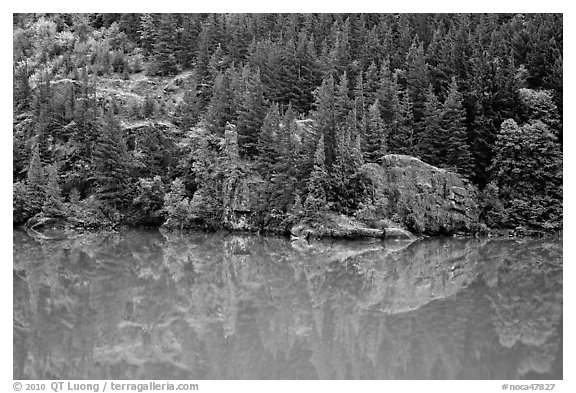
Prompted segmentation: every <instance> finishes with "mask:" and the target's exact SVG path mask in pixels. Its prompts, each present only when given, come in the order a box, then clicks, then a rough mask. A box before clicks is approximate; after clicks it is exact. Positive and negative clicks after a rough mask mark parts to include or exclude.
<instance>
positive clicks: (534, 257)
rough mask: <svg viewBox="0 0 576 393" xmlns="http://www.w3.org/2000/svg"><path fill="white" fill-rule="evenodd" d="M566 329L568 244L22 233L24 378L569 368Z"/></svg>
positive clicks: (498, 372)
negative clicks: (49, 237)
mask: <svg viewBox="0 0 576 393" xmlns="http://www.w3.org/2000/svg"><path fill="white" fill-rule="evenodd" d="M561 325H562V244H561V243H560V242H559V241H558V240H526V241H522V242H517V241H486V240H465V239H436V240H427V241H420V242H416V243H412V244H407V243H406V244H397V243H391V244H385V243H380V242H354V243H346V242H318V243H313V244H307V243H304V244H298V243H296V244H294V243H290V242H289V241H286V240H284V239H280V238H268V237H257V236H238V235H225V234H203V233H200V234H185V235H183V234H174V233H160V232H158V231H152V230H151V231H129V232H124V233H119V234H118V233H116V234H99V235H86V236H80V237H78V238H76V239H69V240H62V241H57V242H54V241H50V242H47V241H44V242H37V241H34V240H33V239H31V238H29V237H27V236H26V235H24V234H22V233H19V232H16V233H15V234H14V378H15V379H30V378H34V379H43V378H54V379H56V378H70V379H82V378H90V379H98V378H119V379H133V378H134V379H151V378H152V379H201V378H210V379H228V378H233V379H265V378H274V379H293V378H297V379H308V378H321V379H329V378H342V379H352V378H371V379H374V378H376V379H379V378H382V379H393V378H409V379H417V378H427V379H428V378H433V379H434V378H435V379H448V378H471V379H482V378H498V379H512V378H538V377H541V378H561V377H562V361H561V356H562V355H561V345H562V336H561ZM559 359H560V360H559Z"/></svg>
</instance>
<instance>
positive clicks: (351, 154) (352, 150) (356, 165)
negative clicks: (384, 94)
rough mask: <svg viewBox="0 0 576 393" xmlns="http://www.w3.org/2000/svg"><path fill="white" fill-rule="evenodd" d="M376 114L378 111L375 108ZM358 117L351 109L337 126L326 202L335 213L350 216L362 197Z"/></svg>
mask: <svg viewBox="0 0 576 393" xmlns="http://www.w3.org/2000/svg"><path fill="white" fill-rule="evenodd" d="M375 110H376V112H377V111H378V109H377V107H375ZM358 127H359V122H358V116H357V113H356V111H355V110H354V109H352V110H351V111H350V112H349V113H348V116H347V118H346V121H345V122H344V123H342V124H340V125H338V129H337V141H338V144H337V146H338V147H337V154H336V161H335V162H334V164H332V168H331V171H330V187H329V190H330V192H329V197H328V201H329V202H330V203H331V204H332V205H333V208H334V209H336V210H337V211H340V212H343V213H345V214H352V213H353V212H354V211H355V209H356V208H357V207H358V202H359V199H362V198H363V197H364V195H363V192H359V191H360V190H359V189H358V187H357V184H356V180H357V175H358V170H359V169H360V166H361V165H362V164H363V159H362V153H361V151H360V149H359V146H358V142H359V130H358Z"/></svg>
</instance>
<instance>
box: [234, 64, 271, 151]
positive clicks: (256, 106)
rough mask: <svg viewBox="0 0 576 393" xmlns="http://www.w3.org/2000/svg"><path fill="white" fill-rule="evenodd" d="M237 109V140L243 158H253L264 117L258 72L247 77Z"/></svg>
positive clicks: (261, 88) (261, 86)
mask: <svg viewBox="0 0 576 393" xmlns="http://www.w3.org/2000/svg"><path fill="white" fill-rule="evenodd" d="M242 98H243V99H242V101H241V104H240V107H239V109H238V138H239V143H240V151H241V152H242V155H243V156H246V157H250V158H252V157H254V155H255V154H256V152H257V143H258V134H259V132H260V129H261V128H262V125H263V123H264V117H265V116H266V102H265V100H264V86H263V85H262V81H261V80H260V72H256V73H255V75H249V76H248V81H247V85H246V88H245V89H244V93H243V94H242Z"/></svg>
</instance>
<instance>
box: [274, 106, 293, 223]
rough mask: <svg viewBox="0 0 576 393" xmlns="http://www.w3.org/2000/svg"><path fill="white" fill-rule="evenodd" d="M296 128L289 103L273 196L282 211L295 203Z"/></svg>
mask: <svg viewBox="0 0 576 393" xmlns="http://www.w3.org/2000/svg"><path fill="white" fill-rule="evenodd" d="M295 130H296V118H295V115H294V111H293V110H292V105H290V104H289V105H288V108H287V109H286V113H285V114H284V117H283V119H282V125H281V127H280V129H279V133H278V137H277V151H276V156H277V161H276V165H275V167H274V177H273V179H272V184H273V187H274V189H273V190H274V192H273V196H272V201H273V206H275V207H276V208H277V209H279V210H281V211H284V212H285V211H287V209H288V207H289V206H291V204H292V203H293V198H294V196H295V188H296V180H297V178H296V174H297V167H296V162H297V161H298V160H297V154H298V152H297V151H296V146H295V141H294V133H295Z"/></svg>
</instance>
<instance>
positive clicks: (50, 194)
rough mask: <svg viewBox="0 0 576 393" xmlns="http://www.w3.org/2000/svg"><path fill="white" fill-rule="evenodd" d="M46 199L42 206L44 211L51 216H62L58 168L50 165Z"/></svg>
mask: <svg viewBox="0 0 576 393" xmlns="http://www.w3.org/2000/svg"><path fill="white" fill-rule="evenodd" d="M45 194H46V200H45V201H44V204H43V206H42V212H43V213H44V214H45V215H47V216H49V217H62V216H63V214H64V211H63V206H62V202H63V201H62V195H61V191H60V186H59V185H58V168H57V167H56V165H54V164H53V165H50V168H49V169H48V183H47V184H46V193H45Z"/></svg>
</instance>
